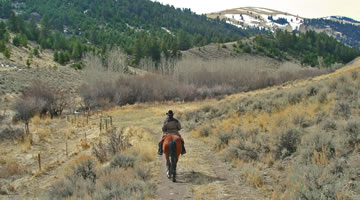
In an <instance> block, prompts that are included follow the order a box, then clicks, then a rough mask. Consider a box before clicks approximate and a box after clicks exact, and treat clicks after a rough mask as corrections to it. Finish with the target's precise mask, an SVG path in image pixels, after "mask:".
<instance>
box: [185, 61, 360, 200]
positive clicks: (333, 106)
mask: <svg viewBox="0 0 360 200" xmlns="http://www.w3.org/2000/svg"><path fill="white" fill-rule="evenodd" d="M351 69H352V70H347V71H348V72H346V73H339V74H340V75H337V76H332V78H331V79H327V80H320V81H312V82H310V81H309V82H308V83H309V84H302V83H301V82H299V83H298V84H295V86H292V87H291V89H279V90H276V89H272V90H269V91H266V90H263V91H259V92H254V93H248V94H244V95H238V97H236V95H235V96H234V97H232V98H227V99H225V100H223V101H221V102H220V103H219V104H218V105H216V106H214V105H208V106H204V107H203V108H201V109H200V110H198V111H194V112H190V113H183V114H182V117H181V119H182V120H184V121H186V122H185V124H187V126H188V127H187V128H188V129H190V130H192V132H193V134H194V135H196V136H197V137H200V138H202V139H203V140H204V141H206V142H208V143H210V144H212V145H213V148H214V150H215V151H217V152H218V153H219V154H220V155H222V157H223V159H224V160H225V161H227V162H229V163H232V165H234V166H235V167H237V169H238V170H239V172H241V174H242V176H243V177H244V178H245V179H246V180H247V181H248V182H249V183H250V184H251V185H253V186H254V187H256V188H258V189H261V190H262V191H264V192H265V193H267V194H268V196H269V198H271V199H359V198H360V188H359V186H360V174H359V172H360V171H359V170H360V165H359V163H360V162H359V161H360V157H359V147H360V131H359V130H360V123H359V119H360V116H359V113H360V107H359V104H360V102H359V92H358V91H359V89H360V87H359V86H360V79H359V78H358V73H359V68H358V67H357V68H351ZM324 77H326V76H324ZM303 82H305V81H303Z"/></svg>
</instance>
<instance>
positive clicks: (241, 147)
mask: <svg viewBox="0 0 360 200" xmlns="http://www.w3.org/2000/svg"><path fill="white" fill-rule="evenodd" d="M225 152H226V153H225V155H226V157H225V159H230V160H228V161H231V160H234V159H240V160H242V161H245V162H250V161H254V160H257V159H258V157H259V156H258V152H257V149H256V148H255V145H254V144H252V143H250V142H245V143H240V144H236V145H233V144H232V145H230V146H229V147H227V148H226V151H225Z"/></svg>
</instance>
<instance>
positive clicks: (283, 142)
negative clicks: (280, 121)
mask: <svg viewBox="0 0 360 200" xmlns="http://www.w3.org/2000/svg"><path fill="white" fill-rule="evenodd" d="M300 134H301V133H300V132H299V131H298V130H297V129H293V128H290V129H288V130H285V131H283V132H281V133H280V135H279V136H277V138H276V140H275V143H274V144H273V145H274V146H275V149H274V151H275V155H276V158H277V159H284V158H286V157H288V156H291V155H292V154H293V153H295V152H296V149H297V145H298V143H299V140H300Z"/></svg>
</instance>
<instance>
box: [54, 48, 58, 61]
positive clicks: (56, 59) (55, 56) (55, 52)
mask: <svg viewBox="0 0 360 200" xmlns="http://www.w3.org/2000/svg"><path fill="white" fill-rule="evenodd" d="M54 61H55V62H59V52H58V51H54Z"/></svg>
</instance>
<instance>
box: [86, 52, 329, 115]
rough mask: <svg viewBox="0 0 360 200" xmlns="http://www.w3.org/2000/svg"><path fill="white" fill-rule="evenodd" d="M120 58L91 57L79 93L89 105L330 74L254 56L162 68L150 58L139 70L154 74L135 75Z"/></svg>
mask: <svg viewBox="0 0 360 200" xmlns="http://www.w3.org/2000/svg"><path fill="white" fill-rule="evenodd" d="M113 54H114V55H118V54H120V55H121V53H119V52H117V51H116V50H114V52H113V53H110V55H113ZM117 58H118V60H116V59H115V58H114V56H109V58H107V59H106V60H105V61H104V62H102V61H101V59H100V58H98V57H96V56H93V55H88V56H87V58H86V66H87V67H86V68H85V70H86V71H87V73H86V74H88V79H87V83H86V84H84V85H83V86H82V87H80V89H79V93H80V95H81V97H82V98H83V100H84V103H85V106H86V107H88V108H97V107H111V106H114V105H120V106H121V105H126V104H134V103H141V102H155V101H169V100H178V101H193V100H201V99H206V98H214V97H221V96H224V95H229V94H233V93H238V92H243V91H250V90H255V89H259V88H266V87H269V86H273V85H278V84H282V83H285V82H288V81H293V80H296V79H302V78H307V77H314V76H317V75H320V74H324V73H326V71H325V70H319V69H316V68H300V67H299V66H298V65H296V64H293V63H288V62H286V63H282V64H280V66H274V65H273V63H272V64H268V63H267V62H266V60H262V59H259V60H258V59H254V58H252V59H249V60H247V59H241V58H227V59H219V60H211V61H204V60H201V59H200V58H186V59H182V60H180V61H178V62H175V60H162V61H161V62H160V63H158V64H154V63H152V62H151V61H149V60H147V59H145V60H143V61H142V62H141V65H140V67H142V69H144V70H147V71H150V72H153V73H147V74H143V75H134V74H133V72H129V71H128V69H127V68H125V67H123V66H124V59H125V58H124V56H117ZM114 63H117V64H114ZM111 66H118V67H111ZM124 73H125V74H124ZM129 73H130V74H129ZM135 73H136V72H135Z"/></svg>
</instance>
